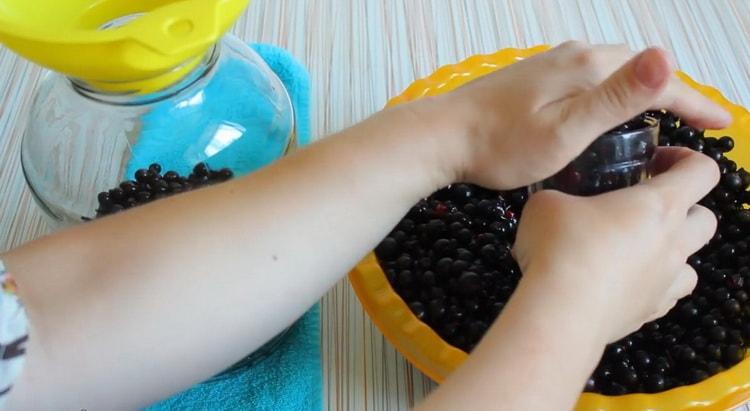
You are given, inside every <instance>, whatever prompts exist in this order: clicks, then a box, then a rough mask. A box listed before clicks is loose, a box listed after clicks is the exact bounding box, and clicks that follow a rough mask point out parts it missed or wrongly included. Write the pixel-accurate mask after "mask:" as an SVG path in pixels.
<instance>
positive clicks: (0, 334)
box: [0, 261, 29, 409]
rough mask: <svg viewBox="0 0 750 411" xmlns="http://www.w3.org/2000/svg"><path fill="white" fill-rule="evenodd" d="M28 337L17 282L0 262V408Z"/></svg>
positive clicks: (23, 352) (15, 376)
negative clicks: (17, 292)
mask: <svg viewBox="0 0 750 411" xmlns="http://www.w3.org/2000/svg"><path fill="white" fill-rule="evenodd" d="M28 339H29V334H28V320H27V318H26V312H25V311H24V308H23V304H21V301H20V300H19V299H18V295H17V294H16V283H15V282H14V281H13V278H12V277H11V276H10V274H9V273H7V272H6V271H5V266H4V265H3V262H2V261H0V409H2V408H3V404H4V403H5V400H6V397H7V394H8V392H10V390H11V388H12V387H13V381H15V379H16V378H18V375H19V374H20V373H21V369H22V368H23V363H24V359H25V356H26V342H27V341H28Z"/></svg>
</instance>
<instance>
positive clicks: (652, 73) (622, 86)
mask: <svg viewBox="0 0 750 411" xmlns="http://www.w3.org/2000/svg"><path fill="white" fill-rule="evenodd" d="M672 72H673V69H672V65H671V63H670V62H669V57H668V56H667V53H666V52H665V51H664V50H661V49H658V48H650V49H646V50H645V51H643V52H641V53H639V54H637V55H636V56H635V57H633V58H632V59H630V60H629V61H628V62H627V63H625V65H623V66H622V67H620V69H619V70H617V71H616V72H614V73H613V74H612V75H611V76H609V78H607V79H606V80H604V82H602V83H601V84H600V85H598V86H597V87H595V88H593V89H590V90H588V91H586V92H584V93H581V94H579V95H577V96H575V97H573V98H571V99H569V100H568V101H567V102H566V103H567V105H566V107H564V108H563V110H564V113H565V114H566V115H565V116H564V117H563V118H564V120H563V123H569V124H566V125H565V126H569V127H571V128H573V129H576V130H578V132H579V133H584V134H583V135H588V136H598V135H600V134H602V133H605V132H606V131H608V130H610V129H612V128H613V127H615V126H617V125H619V124H622V123H624V122H626V121H628V120H630V119H631V118H633V117H635V116H636V115H638V114H640V113H642V112H643V111H646V110H648V109H649V108H650V107H651V106H652V105H653V104H654V103H656V101H657V100H658V99H659V97H660V95H661V94H662V93H663V92H664V90H665V89H666V87H667V84H669V80H670V77H671V76H672ZM566 128H568V127H566Z"/></svg>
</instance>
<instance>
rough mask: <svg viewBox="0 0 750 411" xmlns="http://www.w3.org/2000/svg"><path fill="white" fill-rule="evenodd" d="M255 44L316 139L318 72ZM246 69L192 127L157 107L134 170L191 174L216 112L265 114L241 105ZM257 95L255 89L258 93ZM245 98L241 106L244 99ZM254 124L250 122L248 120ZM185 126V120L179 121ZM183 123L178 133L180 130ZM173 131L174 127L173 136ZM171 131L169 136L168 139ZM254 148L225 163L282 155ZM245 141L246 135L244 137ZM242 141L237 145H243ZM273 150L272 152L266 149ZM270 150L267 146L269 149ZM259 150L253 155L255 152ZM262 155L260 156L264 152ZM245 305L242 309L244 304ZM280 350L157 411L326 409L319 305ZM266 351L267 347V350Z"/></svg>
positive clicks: (226, 81) (246, 166) (247, 167)
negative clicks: (191, 152)
mask: <svg viewBox="0 0 750 411" xmlns="http://www.w3.org/2000/svg"><path fill="white" fill-rule="evenodd" d="M252 48H253V49H254V50H255V51H256V52H257V53H258V54H259V55H260V56H261V57H263V59H264V60H265V61H266V63H268V65H269V66H270V67H271V69H272V70H273V71H274V72H275V73H276V74H277V76H278V77H279V78H280V79H281V81H282V82H283V83H284V85H285V86H286V89H287V91H288V92H289V96H290V98H291V100H292V105H293V106H294V110H295V120H296V132H297V142H298V144H299V145H304V144H307V143H309V142H310V105H309V104H310V77H309V74H308V73H307V71H306V70H305V68H304V67H303V66H302V65H301V64H300V63H299V62H297V61H296V60H295V59H294V57H292V56H291V55H290V54H289V53H287V52H286V51H285V50H282V49H279V48H277V47H274V46H271V45H266V44H253V45H252ZM239 70H242V68H241V67H239V66H235V65H232V64H231V61H230V62H229V64H226V65H224V66H222V68H221V69H220V70H219V71H218V72H217V73H216V77H215V78H214V79H213V80H212V82H211V84H210V85H209V86H208V87H206V89H205V90H204V96H203V99H204V101H210V102H211V104H210V105H209V104H204V107H202V110H204V111H202V112H200V113H196V114H197V115H196V116H192V118H191V120H192V122H190V123H189V124H184V123H183V122H174V121H169V118H170V117H169V116H170V114H171V113H170V111H169V110H171V108H170V107H167V106H165V107H158V106H157V107H155V108H154V109H153V110H152V111H151V112H150V113H149V114H147V115H146V116H145V117H144V120H143V124H142V128H141V135H140V138H139V139H138V141H137V143H136V144H135V146H134V147H133V156H132V160H131V161H130V163H129V164H128V170H127V173H128V175H133V173H134V172H135V170H136V169H138V168H143V167H147V166H148V164H149V163H150V162H159V163H161V164H162V165H163V167H164V169H165V170H166V169H170V170H176V171H178V172H180V173H186V172H188V171H189V170H190V167H191V166H192V165H194V162H193V163H191V161H192V160H191V159H190V158H189V156H187V155H185V148H186V147H189V144H190V142H195V141H196V140H197V139H201V138H205V136H204V135H205V134H206V131H205V130H204V129H203V128H201V124H203V122H204V121H205V122H207V121H208V119H209V118H210V116H213V115H215V113H221V115H222V117H223V118H227V116H237V117H236V118H240V119H241V118H243V117H242V116H243V115H246V116H252V117H249V118H257V116H258V115H259V112H258V110H262V109H263V107H260V108H258V107H254V106H253V104H252V102H248V101H247V94H245V95H243V97H242V98H243V99H244V100H245V101H242V102H238V101H237V100H236V97H235V95H236V93H232V92H231V90H232V78H233V76H238V75H241V74H242V72H241V71H239ZM250 93H252V91H251V92H250ZM250 95H252V94H250ZM238 103H240V104H238ZM246 122H247V121H246ZM176 123H179V124H176ZM175 128H177V129H178V130H175ZM165 130H169V131H170V132H169V133H166V132H165ZM165 136H166V137H165ZM253 140H254V141H253V142H250V143H248V144H249V146H248V145H244V146H243V145H237V144H233V145H232V146H230V147H229V148H228V149H226V150H224V151H222V152H221V153H220V155H222V156H231V158H227V157H225V158H223V159H222V161H220V163H223V164H224V165H226V164H229V166H230V167H231V168H232V169H233V170H235V171H236V172H237V173H238V174H245V173H247V172H250V171H253V170H255V169H257V168H259V167H261V166H263V165H265V164H267V163H269V162H271V161H273V160H274V159H275V158H276V157H278V150H277V149H276V148H274V147H271V146H272V144H269V145H268V147H259V146H258V145H257V141H263V140H262V139H253ZM240 141H242V140H240ZM235 146H237V147H235ZM265 149H267V150H265ZM264 150H265V151H264ZM249 152H252V153H253V155H252V156H249V155H247V153H249ZM259 153H260V154H259ZM238 309H242V308H241V307H238ZM272 348H273V350H272V351H270V353H269V354H268V355H267V356H265V357H264V358H263V359H262V360H260V361H259V362H258V361H252V362H251V361H246V360H243V361H240V362H239V363H238V364H236V365H235V366H233V367H231V368H230V369H229V370H228V371H226V372H225V373H223V374H220V375H219V376H217V377H214V378H212V379H209V380H208V381H206V382H203V383H201V384H198V385H196V386H194V387H192V388H190V389H188V390H186V391H184V392H182V393H180V394H177V395H175V396H174V397H172V398H169V399H166V400H164V401H162V402H159V403H157V404H154V405H152V406H150V407H149V408H147V410H149V411H161V410H211V411H218V410H295V411H296V410H319V409H321V408H322V399H321V394H322V373H321V364H320V315H319V307H318V305H317V304H316V305H315V306H314V307H313V308H312V309H311V310H310V311H308V312H307V313H306V314H305V315H304V316H303V317H302V318H300V319H299V320H298V321H297V322H296V323H295V324H294V325H292V327H291V328H290V329H289V330H288V332H287V333H285V334H284V335H283V336H282V337H281V338H280V339H279V341H277V342H276V343H275V344H274V345H273V347H272ZM261 350H263V348H261Z"/></svg>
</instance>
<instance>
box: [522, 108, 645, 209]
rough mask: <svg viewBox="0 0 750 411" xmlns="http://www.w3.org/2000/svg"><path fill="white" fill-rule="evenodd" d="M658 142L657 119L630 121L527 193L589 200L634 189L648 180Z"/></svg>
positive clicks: (605, 135) (603, 136)
mask: <svg viewBox="0 0 750 411" xmlns="http://www.w3.org/2000/svg"><path fill="white" fill-rule="evenodd" d="M658 139H659V122H658V121H657V120H656V119H654V118H651V117H644V118H642V119H637V120H633V121H631V122H629V123H626V124H625V125H623V126H621V127H620V128H618V129H615V130H613V131H610V132H608V133H605V134H603V135H601V136H599V137H598V138H597V139H596V140H594V142H593V143H591V145H590V146H589V147H588V148H586V150H584V151H583V153H581V155H579V156H578V157H577V158H576V159H575V160H573V161H572V162H571V163H570V164H568V165H567V166H566V167H565V168H564V169H562V170H561V171H559V172H558V173H557V174H555V175H554V176H552V177H549V178H547V179H545V180H543V181H540V182H538V183H536V184H534V185H532V186H531V187H530V191H531V192H532V193H533V192H537V191H540V190H544V189H553V190H559V191H562V192H564V193H568V194H572V195H580V196H591V195H596V194H601V193H605V192H607V191H612V190H617V189H620V188H625V187H629V186H633V185H636V184H638V183H639V182H641V181H642V180H644V179H646V178H649V177H650V173H651V160H652V159H653V157H654V153H655V151H656V146H657V144H658Z"/></svg>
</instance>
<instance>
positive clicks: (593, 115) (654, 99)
mask: <svg viewBox="0 0 750 411" xmlns="http://www.w3.org/2000/svg"><path fill="white" fill-rule="evenodd" d="M440 98H443V99H444V100H443V101H444V102H445V103H446V104H445V106H447V107H448V108H449V110H444V115H448V114H447V113H446V112H447V111H452V112H453V113H457V114H456V116H457V117H454V118H460V119H464V120H462V121H466V126H465V127H464V129H466V130H469V131H467V132H466V133H464V134H463V135H460V136H459V139H458V141H460V143H459V144H458V145H450V144H449V145H447V146H448V147H449V148H448V150H450V151H451V152H453V153H455V156H454V158H455V159H456V160H455V162H454V164H455V167H454V169H455V170H457V171H456V172H455V174H456V179H457V180H461V181H468V182H473V183H477V184H480V185H483V186H487V187H492V188H497V189H510V188H516V187H520V186H523V185H528V184H531V183H534V182H536V181H540V180H542V179H544V178H546V177H549V176H550V175H553V174H554V173H556V172H557V171H559V170H560V169H562V168H563V167H564V166H565V165H566V164H568V163H569V162H570V161H571V160H573V159H574V158H575V157H576V156H577V155H578V154H580V153H581V152H582V151H583V150H584V149H585V148H586V147H587V146H588V145H589V144H590V143H591V142H592V141H593V140H594V139H595V138H596V137H597V136H599V135H601V134H602V133H604V132H606V131H607V130H610V129H611V128H613V127H615V126H617V125H618V124H621V123H624V122H626V121H627V120H630V119H631V118H632V117H634V116H636V115H638V114H639V113H641V112H643V111H645V110H647V109H657V108H658V109H661V108H666V109H668V110H670V111H673V112H675V113H676V114H677V115H679V116H680V117H682V118H683V119H685V120H686V121H687V122H689V123H690V124H691V125H693V126H695V127H699V128H721V127H724V126H726V125H727V124H728V123H729V122H730V121H731V117H730V116H729V114H727V113H726V112H725V111H724V110H723V109H722V108H721V107H720V106H718V105H717V104H715V103H713V102H712V101H711V100H709V99H707V98H706V97H704V96H702V95H701V94H700V93H698V92H697V91H695V90H693V89H691V88H690V87H688V86H687V85H686V84H684V83H683V82H682V81H681V80H679V79H678V78H677V77H676V76H675V75H674V72H673V68H672V65H671V64H670V62H669V60H668V58H667V55H666V53H665V52H664V51H662V50H659V49H648V50H646V51H644V52H642V53H639V54H636V53H634V52H632V51H630V50H629V49H628V48H626V47H625V46H616V45H600V46H589V45H586V44H583V43H578V42H568V43H564V44H562V45H561V46H559V47H556V48H554V49H552V50H550V51H548V52H546V53H541V54H538V55H536V56H533V57H531V58H528V59H526V60H523V61H520V62H518V63H515V64H513V65H511V66H509V67H507V68H504V69H502V70H499V71H497V72H495V73H492V74H489V75H487V76H484V77H482V78H480V79H478V80H476V81H474V82H471V83H469V84H467V85H465V86H464V87H461V88H459V89H458V90H456V91H455V92H453V93H448V94H445V95H443V96H440ZM443 123H444V122H443ZM454 141H455V140H454Z"/></svg>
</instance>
